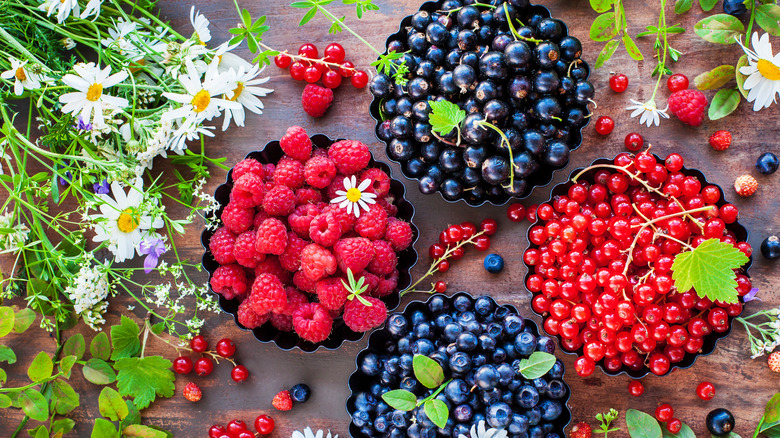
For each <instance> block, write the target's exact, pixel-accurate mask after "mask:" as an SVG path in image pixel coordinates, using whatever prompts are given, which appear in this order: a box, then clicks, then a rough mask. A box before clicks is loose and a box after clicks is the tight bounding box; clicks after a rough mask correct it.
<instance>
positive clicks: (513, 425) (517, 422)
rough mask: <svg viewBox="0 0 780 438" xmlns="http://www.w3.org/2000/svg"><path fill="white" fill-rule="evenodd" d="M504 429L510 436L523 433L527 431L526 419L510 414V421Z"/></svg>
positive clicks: (519, 415) (522, 416) (523, 416)
mask: <svg viewBox="0 0 780 438" xmlns="http://www.w3.org/2000/svg"><path fill="white" fill-rule="evenodd" d="M506 429H507V431H508V432H509V433H510V434H512V435H520V434H523V433H525V432H526V431H527V430H528V417H526V416H525V415H522V414H512V421H511V422H510V423H509V426H507V428H506Z"/></svg>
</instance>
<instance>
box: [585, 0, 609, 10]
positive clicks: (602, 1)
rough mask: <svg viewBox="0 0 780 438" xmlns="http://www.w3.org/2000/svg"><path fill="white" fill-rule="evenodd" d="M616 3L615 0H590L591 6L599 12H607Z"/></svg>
mask: <svg viewBox="0 0 780 438" xmlns="http://www.w3.org/2000/svg"><path fill="white" fill-rule="evenodd" d="M614 4H615V0H590V7H591V8H593V10H594V11H596V12H598V13H602V12H607V11H608V10H610V9H612V5H614Z"/></svg>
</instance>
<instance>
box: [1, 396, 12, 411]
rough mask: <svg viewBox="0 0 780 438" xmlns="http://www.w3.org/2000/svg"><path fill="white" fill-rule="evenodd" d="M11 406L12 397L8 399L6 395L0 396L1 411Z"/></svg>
mask: <svg viewBox="0 0 780 438" xmlns="http://www.w3.org/2000/svg"><path fill="white" fill-rule="evenodd" d="M11 404H13V401H12V400H11V397H8V396H7V395H5V394H0V409H5V408H7V407H10V406H11Z"/></svg>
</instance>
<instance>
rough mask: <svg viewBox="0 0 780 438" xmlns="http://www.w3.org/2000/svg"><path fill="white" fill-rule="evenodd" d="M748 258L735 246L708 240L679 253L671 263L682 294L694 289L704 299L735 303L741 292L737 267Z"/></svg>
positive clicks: (673, 277) (676, 284) (676, 283)
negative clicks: (735, 270) (738, 287)
mask: <svg viewBox="0 0 780 438" xmlns="http://www.w3.org/2000/svg"><path fill="white" fill-rule="evenodd" d="M748 260H749V259H748V257H747V256H746V255H745V254H744V253H742V251H740V250H739V249H737V248H735V247H734V246H733V245H730V244H728V243H723V242H721V241H720V240H718V239H709V240H705V241H704V242H703V243H702V244H701V245H699V246H698V247H696V248H694V249H693V250H691V251H686V252H682V253H680V254H677V257H675V258H674V263H673V264H672V271H673V272H672V279H673V280H674V282H675V286H676V287H677V290H678V291H679V292H680V293H685V292H688V291H689V290H691V289H695V290H696V293H697V294H698V295H699V296H700V297H702V298H705V297H706V298H709V299H710V300H712V301H722V302H725V303H736V302H737V296H738V295H737V281H736V274H735V273H734V269H737V268H739V267H741V266H742V265H744V264H745V263H747V262H748Z"/></svg>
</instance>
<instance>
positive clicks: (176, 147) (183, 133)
mask: <svg viewBox="0 0 780 438" xmlns="http://www.w3.org/2000/svg"><path fill="white" fill-rule="evenodd" d="M213 129H214V127H213V126H203V125H201V124H199V123H194V122H193V121H191V120H185V121H184V122H183V123H182V125H181V126H180V127H179V129H177V130H176V131H175V132H174V133H173V135H172V136H171V138H170V139H169V140H168V143H167V147H168V150H170V151H172V152H174V153H176V154H178V155H183V154H184V150H185V149H187V142H188V141H192V140H196V139H198V138H200V136H201V135H205V136H206V137H214V133H213V132H211V131H212V130H213Z"/></svg>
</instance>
